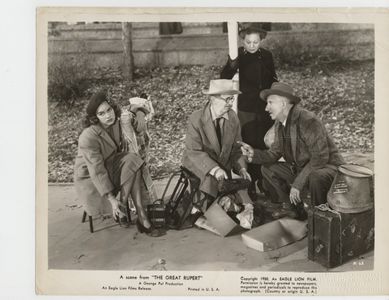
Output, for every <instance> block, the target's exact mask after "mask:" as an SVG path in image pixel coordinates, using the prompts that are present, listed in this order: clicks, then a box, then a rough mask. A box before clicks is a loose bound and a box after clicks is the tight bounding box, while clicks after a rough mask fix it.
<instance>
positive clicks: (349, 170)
mask: <svg viewBox="0 0 389 300" xmlns="http://www.w3.org/2000/svg"><path fill="white" fill-rule="evenodd" d="M372 176H373V172H372V171H371V170H370V169H368V168H366V167H363V166H359V165H353V164H345V165H341V166H339V167H338V173H337V174H336V176H335V178H334V181H333V182H332V185H331V188H330V190H329V191H328V194H327V201H328V205H329V206H330V207H331V208H332V209H334V210H336V211H339V212H342V213H359V212H363V211H366V210H369V209H371V208H373V200H372V197H371V195H370V179H371V177H372Z"/></svg>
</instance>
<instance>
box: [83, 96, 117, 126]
mask: <svg viewBox="0 0 389 300" xmlns="http://www.w3.org/2000/svg"><path fill="white" fill-rule="evenodd" d="M106 102H107V103H108V104H109V106H111V107H112V108H113V111H114V112H115V121H116V120H117V118H118V117H119V116H120V113H121V110H120V107H119V105H117V104H116V103H114V102H112V101H110V100H107V101H106ZM96 124H99V119H98V118H97V116H96V115H94V116H90V115H88V114H85V116H84V118H83V120H82V125H83V127H84V128H87V127H89V126H91V125H96Z"/></svg>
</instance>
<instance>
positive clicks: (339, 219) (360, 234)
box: [308, 204, 374, 268]
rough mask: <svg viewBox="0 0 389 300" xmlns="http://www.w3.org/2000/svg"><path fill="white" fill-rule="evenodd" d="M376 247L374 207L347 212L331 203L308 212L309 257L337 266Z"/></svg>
mask: <svg viewBox="0 0 389 300" xmlns="http://www.w3.org/2000/svg"><path fill="white" fill-rule="evenodd" d="M372 249H374V209H370V210H368V211H364V212H361V213H354V214H345V213H340V212H337V211H334V210H332V209H330V208H329V207H328V205H327V204H325V205H319V206H316V207H314V209H313V211H309V212H308V259H310V260H313V261H316V262H318V263H320V264H321V265H323V266H325V267H327V268H334V267H336V266H340V265H341V264H343V263H345V262H347V261H348V260H350V259H352V258H355V257H358V256H359V255H362V254H364V253H366V252H369V251H370V250H372Z"/></svg>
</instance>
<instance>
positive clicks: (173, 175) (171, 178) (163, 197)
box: [155, 171, 181, 203]
mask: <svg viewBox="0 0 389 300" xmlns="http://www.w3.org/2000/svg"><path fill="white" fill-rule="evenodd" d="M179 174H181V171H175V172H174V173H173V174H172V175H171V176H170V178H169V180H168V182H167V184H166V186H165V190H164V191H163V193H162V197H161V199H158V200H156V201H162V203H164V199H165V195H166V192H167V190H168V188H169V186H170V183H171V181H172V180H173V178H174V177H176V176H177V175H179ZM156 201H155V202H156Z"/></svg>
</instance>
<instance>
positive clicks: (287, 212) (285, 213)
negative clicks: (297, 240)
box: [271, 208, 297, 219]
mask: <svg viewBox="0 0 389 300" xmlns="http://www.w3.org/2000/svg"><path fill="white" fill-rule="evenodd" d="M271 216H272V217H273V219H281V218H283V217H289V218H291V219H296V218H297V212H296V211H295V210H293V209H285V208H280V209H279V210H276V211H275V212H273V213H272V214H271Z"/></svg>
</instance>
